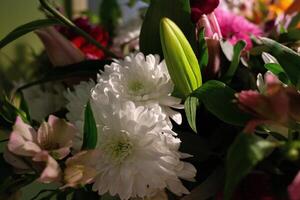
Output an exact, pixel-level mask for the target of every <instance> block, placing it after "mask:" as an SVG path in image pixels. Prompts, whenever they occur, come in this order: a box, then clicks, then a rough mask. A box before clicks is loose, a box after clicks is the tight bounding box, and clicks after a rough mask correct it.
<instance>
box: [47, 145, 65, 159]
mask: <svg viewBox="0 0 300 200" xmlns="http://www.w3.org/2000/svg"><path fill="white" fill-rule="evenodd" d="M69 153H70V147H63V148H60V149H56V150H53V151H50V154H51V156H52V157H53V158H54V159H56V160H61V159H63V158H64V157H66V156H67V155H69Z"/></svg>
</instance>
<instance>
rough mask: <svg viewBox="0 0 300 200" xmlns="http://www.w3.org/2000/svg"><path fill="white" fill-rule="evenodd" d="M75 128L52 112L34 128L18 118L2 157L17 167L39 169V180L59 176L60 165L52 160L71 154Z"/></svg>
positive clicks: (49, 180)
mask: <svg viewBox="0 0 300 200" xmlns="http://www.w3.org/2000/svg"><path fill="white" fill-rule="evenodd" d="M76 131H77V130H76V128H75V127H74V126H73V125H72V124H70V123H68V122H66V121H65V120H63V119H59V118H57V117H55V116H53V115H50V116H49V119H48V122H43V123H42V124H41V126H40V128H39V129H38V131H36V130H35V129H34V128H33V127H31V126H30V125H28V124H26V123H25V122H24V121H23V120H22V119H21V118H20V117H17V119H16V122H15V125H14V126H13V131H12V133H11V135H10V138H9V142H8V144H7V150H6V151H5V155H4V158H5V160H6V161H7V162H8V163H10V164H11V165H12V166H14V167H15V168H16V169H19V170H27V169H30V168H32V169H35V170H38V171H40V172H41V175H40V178H39V179H38V180H39V181H41V182H51V181H56V180H58V179H59V176H60V168H59V165H58V163H57V162H56V160H55V159H63V158H65V157H66V156H67V155H68V154H69V153H70V147H71V146H72V138H73V136H74V134H75V133H76Z"/></svg>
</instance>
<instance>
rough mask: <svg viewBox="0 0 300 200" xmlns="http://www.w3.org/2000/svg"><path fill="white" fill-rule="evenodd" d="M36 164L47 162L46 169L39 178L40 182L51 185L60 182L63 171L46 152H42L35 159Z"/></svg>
mask: <svg viewBox="0 0 300 200" xmlns="http://www.w3.org/2000/svg"><path fill="white" fill-rule="evenodd" d="M32 160H33V161H35V162H45V163H46V167H45V168H44V170H43V171H42V173H41V175H40V177H39V178H38V181H39V182H42V183H51V182H55V181H59V180H60V175H61V169H60V167H59V165H58V163H57V162H56V160H54V159H53V158H52V157H51V156H50V155H49V154H48V152H46V151H42V152H40V153H38V154H36V155H35V156H34V157H33V158H32Z"/></svg>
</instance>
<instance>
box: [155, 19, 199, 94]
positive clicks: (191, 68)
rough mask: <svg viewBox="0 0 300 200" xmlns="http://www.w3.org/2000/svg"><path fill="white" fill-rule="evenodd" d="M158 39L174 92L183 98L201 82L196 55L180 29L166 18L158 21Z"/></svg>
mask: <svg viewBox="0 0 300 200" xmlns="http://www.w3.org/2000/svg"><path fill="white" fill-rule="evenodd" d="M160 40H161V45H162V49H163V53H164V57H165V61H166V64H167V67H168V71H169V73H170V76H171V79H172V81H173V82H174V84H175V93H176V95H178V96H179V97H181V98H183V99H184V98H186V97H187V96H188V95H189V94H191V93H192V92H193V91H194V90H196V89H197V88H199V87H200V86H201V84H202V77H201V72H200V67H199V63H198V60H197V57H196V55H195V54H194V51H193V49H192V47H191V45H190V44H189V42H188V40H187V39H186V37H185V36H184V34H183V33H182V31H181V30H180V29H179V27H178V26H177V25H176V24H175V23H174V22H172V21H171V20H170V19H168V18H163V19H161V21H160Z"/></svg>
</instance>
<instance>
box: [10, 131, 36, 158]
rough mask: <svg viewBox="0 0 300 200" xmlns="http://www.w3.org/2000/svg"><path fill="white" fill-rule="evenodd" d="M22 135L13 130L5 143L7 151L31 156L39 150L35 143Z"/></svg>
mask: <svg viewBox="0 0 300 200" xmlns="http://www.w3.org/2000/svg"><path fill="white" fill-rule="evenodd" d="M22 136H23V135H22V132H18V131H13V132H12V133H11V135H10V138H9V141H8V144H7V146H8V149H9V151H11V152H12V153H14V154H17V155H20V156H33V155H34V154H36V153H37V152H39V151H41V149H40V147H39V146H38V145H37V144H35V143H34V142H32V141H30V140H26V138H24V137H22Z"/></svg>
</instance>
